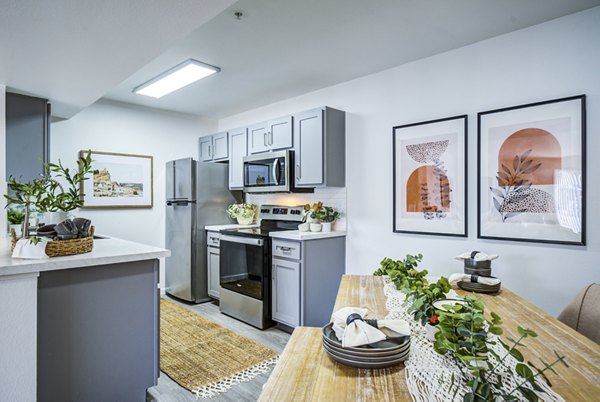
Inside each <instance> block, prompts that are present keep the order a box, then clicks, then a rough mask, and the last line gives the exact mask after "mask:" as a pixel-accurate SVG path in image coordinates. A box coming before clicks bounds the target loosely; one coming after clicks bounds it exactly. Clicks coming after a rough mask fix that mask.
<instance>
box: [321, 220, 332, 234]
mask: <svg viewBox="0 0 600 402" xmlns="http://www.w3.org/2000/svg"><path fill="white" fill-rule="evenodd" d="M331 225H332V222H321V231H322V232H331Z"/></svg>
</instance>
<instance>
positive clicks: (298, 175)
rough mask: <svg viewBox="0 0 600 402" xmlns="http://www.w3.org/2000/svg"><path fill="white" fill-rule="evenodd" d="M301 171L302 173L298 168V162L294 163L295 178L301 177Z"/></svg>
mask: <svg viewBox="0 0 600 402" xmlns="http://www.w3.org/2000/svg"><path fill="white" fill-rule="evenodd" d="M301 173H302V172H301V170H300V164H299V163H297V164H296V179H300V177H302V176H301Z"/></svg>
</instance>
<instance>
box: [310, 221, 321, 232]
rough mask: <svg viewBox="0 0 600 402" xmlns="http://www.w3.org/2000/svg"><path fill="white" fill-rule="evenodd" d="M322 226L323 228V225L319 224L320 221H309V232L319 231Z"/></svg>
mask: <svg viewBox="0 0 600 402" xmlns="http://www.w3.org/2000/svg"><path fill="white" fill-rule="evenodd" d="M322 228H323V226H321V224H320V223H311V224H310V231H311V232H320V231H321V229H322Z"/></svg>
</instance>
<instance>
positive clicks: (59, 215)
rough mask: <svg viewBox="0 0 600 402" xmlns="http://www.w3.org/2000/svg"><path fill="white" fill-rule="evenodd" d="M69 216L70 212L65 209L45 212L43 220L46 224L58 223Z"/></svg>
mask: <svg viewBox="0 0 600 402" xmlns="http://www.w3.org/2000/svg"><path fill="white" fill-rule="evenodd" d="M68 217H69V213H68V212H65V211H57V212H45V213H44V214H43V217H42V221H43V222H44V223H45V224H46V225H56V224H58V223H61V222H62V221H64V220H65V219H67V218H68Z"/></svg>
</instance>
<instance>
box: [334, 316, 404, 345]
mask: <svg viewBox="0 0 600 402" xmlns="http://www.w3.org/2000/svg"><path fill="white" fill-rule="evenodd" d="M323 339H325V340H326V341H327V343H329V344H332V345H333V346H337V347H339V348H341V347H342V342H340V340H339V339H338V338H337V336H335V332H334V331H333V323H332V322H330V323H329V324H327V325H325V326H324V327H323ZM407 342H410V336H398V337H389V338H388V339H386V340H384V341H380V342H375V343H371V344H369V345H363V346H357V347H348V348H344V349H347V350H352V351H355V352H369V351H374V352H392V351H398V349H402V348H404V347H405V346H406V343H407Z"/></svg>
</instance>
